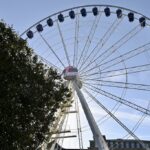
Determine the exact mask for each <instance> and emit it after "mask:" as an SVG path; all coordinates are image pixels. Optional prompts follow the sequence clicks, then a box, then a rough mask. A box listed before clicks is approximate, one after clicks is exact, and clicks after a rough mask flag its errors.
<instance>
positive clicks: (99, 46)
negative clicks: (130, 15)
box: [81, 17, 124, 71]
mask: <svg viewBox="0 0 150 150" xmlns="http://www.w3.org/2000/svg"><path fill="white" fill-rule="evenodd" d="M123 18H124V17H122V18H121V19H119V20H118V19H116V20H115V21H114V22H113V23H112V24H111V25H110V27H109V28H108V30H107V31H106V32H105V34H104V35H103V37H102V38H101V39H100V40H99V42H98V43H97V44H96V46H95V47H94V49H93V50H92V51H91V53H90V54H89V55H88V57H87V58H86V60H89V59H90V60H93V59H94V58H95V57H96V56H97V55H98V53H99V52H100V49H102V48H103V47H104V46H105V44H106V43H107V41H108V40H109V39H110V37H111V36H112V35H113V33H114V32H115V30H116V29H117V27H118V26H119V24H120V23H121V22H122V20H123ZM93 54H94V55H93ZM92 56H93V57H92ZM90 63H91V62H89V63H86V66H84V68H81V71H83V70H84V69H85V68H86V67H87V66H89V64H90ZM82 67H83V66H82Z"/></svg>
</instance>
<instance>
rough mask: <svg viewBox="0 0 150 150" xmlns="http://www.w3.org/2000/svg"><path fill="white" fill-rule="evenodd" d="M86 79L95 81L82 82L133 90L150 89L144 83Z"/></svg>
mask: <svg viewBox="0 0 150 150" xmlns="http://www.w3.org/2000/svg"><path fill="white" fill-rule="evenodd" d="M88 80H90V81H95V83H91V82H84V84H94V85H101V86H108V87H116V88H128V89H135V90H143V91H150V85H146V84H135V83H128V82H116V81H106V80H99V79H98V80H93V79H87V81H88ZM97 81H99V82H100V83H97Z"/></svg>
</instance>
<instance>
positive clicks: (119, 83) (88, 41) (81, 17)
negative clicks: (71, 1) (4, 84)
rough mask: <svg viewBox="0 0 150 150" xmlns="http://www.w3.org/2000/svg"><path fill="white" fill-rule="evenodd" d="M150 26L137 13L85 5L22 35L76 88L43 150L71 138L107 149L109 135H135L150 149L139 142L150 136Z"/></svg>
mask: <svg viewBox="0 0 150 150" xmlns="http://www.w3.org/2000/svg"><path fill="white" fill-rule="evenodd" d="M149 27H150V19H149V18H148V17H146V16H144V15H142V14H140V13H138V12H135V11H133V10H129V9H126V8H122V7H117V6H111V5H86V6H79V7H74V8H69V9H67V10H64V11H60V12H57V13H55V14H52V15H50V16H48V17H46V18H44V19H42V20H40V21H38V22H37V23H35V24H34V25H32V26H31V27H30V28H28V29H27V30H26V31H25V32H24V33H23V34H22V35H21V37H22V38H24V39H26V40H27V41H28V44H29V46H30V47H31V48H33V50H34V52H35V54H36V55H38V57H39V59H40V60H41V61H42V62H43V63H45V64H47V65H49V66H50V67H53V68H54V69H56V70H57V71H58V72H59V73H60V75H61V76H62V79H63V80H64V84H65V85H66V86H68V87H69V88H70V89H71V90H72V100H71V101H69V102H68V104H67V106H64V107H63V109H64V110H63V113H62V111H61V112H58V118H59V119H58V120H57V121H56V122H55V125H56V128H57V131H59V134H56V133H55V135H54V136H52V137H50V138H49V141H47V143H43V145H42V146H43V147H45V148H46V147H47V146H48V144H49V143H51V142H52V141H53V143H55V144H56V143H58V144H59V145H61V146H62V147H63V146H64V145H65V144H64V143H65V140H66V139H67V138H66V137H70V138H69V140H70V141H73V145H74V147H76V146H77V145H78V146H79V148H80V149H83V147H84V142H85V140H91V139H92V138H93V137H94V140H95V143H96V147H98V149H99V150H108V149H110V147H108V146H107V144H106V141H105V140H104V137H103V135H106V136H107V137H115V138H131V137H132V138H134V139H135V140H137V141H138V142H139V143H140V144H141V146H142V147H143V148H144V149H149V148H148V147H147V146H146V145H144V143H143V142H142V141H141V140H140V138H146V137H147V138H149V137H150V136H149V133H147V131H148V130H149V126H148V125H149V123H150V117H149V116H150V110H149V97H150V96H149V95H150V79H149V77H150V39H149V35H150V29H149ZM68 106H69V107H68ZM60 114H61V115H60ZM73 115H74V116H73ZM69 116H70V117H69ZM73 120H75V121H76V125H75V122H74V121H73ZM68 124H69V125H68ZM67 131H68V132H71V133H67ZM60 133H61V134H63V136H62V135H60ZM72 133H73V134H75V135H72ZM70 134H71V135H70ZM76 136H77V138H75V137H76ZM142 136H143V137H142ZM148 136H149V137H148ZM65 138H66V139H65ZM74 139H77V142H75V140H74ZM83 139H84V140H83ZM69 140H68V139H67V140H66V141H67V143H71V142H70V141H69ZM52 145H53V144H52ZM112 147H115V145H113V146H112Z"/></svg>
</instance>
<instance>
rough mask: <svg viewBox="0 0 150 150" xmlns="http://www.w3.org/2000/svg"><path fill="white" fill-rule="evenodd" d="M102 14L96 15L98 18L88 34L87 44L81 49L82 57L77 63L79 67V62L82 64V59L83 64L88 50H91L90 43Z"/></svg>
mask: <svg viewBox="0 0 150 150" xmlns="http://www.w3.org/2000/svg"><path fill="white" fill-rule="evenodd" d="M100 16H101V13H100V14H99V15H98V16H96V18H95V20H94V22H93V24H92V26H91V28H90V31H89V34H88V36H87V39H86V42H85V44H84V47H83V49H82V50H81V55H80V57H79V60H78V64H77V67H79V68H80V66H79V64H80V62H81V60H82V62H81V66H82V64H83V63H84V59H85V57H86V54H87V52H88V50H89V47H90V45H91V42H92V39H93V36H94V34H95V31H96V29H97V26H98V23H99V20H100Z"/></svg>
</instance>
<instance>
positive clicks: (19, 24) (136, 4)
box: [0, 0, 150, 147]
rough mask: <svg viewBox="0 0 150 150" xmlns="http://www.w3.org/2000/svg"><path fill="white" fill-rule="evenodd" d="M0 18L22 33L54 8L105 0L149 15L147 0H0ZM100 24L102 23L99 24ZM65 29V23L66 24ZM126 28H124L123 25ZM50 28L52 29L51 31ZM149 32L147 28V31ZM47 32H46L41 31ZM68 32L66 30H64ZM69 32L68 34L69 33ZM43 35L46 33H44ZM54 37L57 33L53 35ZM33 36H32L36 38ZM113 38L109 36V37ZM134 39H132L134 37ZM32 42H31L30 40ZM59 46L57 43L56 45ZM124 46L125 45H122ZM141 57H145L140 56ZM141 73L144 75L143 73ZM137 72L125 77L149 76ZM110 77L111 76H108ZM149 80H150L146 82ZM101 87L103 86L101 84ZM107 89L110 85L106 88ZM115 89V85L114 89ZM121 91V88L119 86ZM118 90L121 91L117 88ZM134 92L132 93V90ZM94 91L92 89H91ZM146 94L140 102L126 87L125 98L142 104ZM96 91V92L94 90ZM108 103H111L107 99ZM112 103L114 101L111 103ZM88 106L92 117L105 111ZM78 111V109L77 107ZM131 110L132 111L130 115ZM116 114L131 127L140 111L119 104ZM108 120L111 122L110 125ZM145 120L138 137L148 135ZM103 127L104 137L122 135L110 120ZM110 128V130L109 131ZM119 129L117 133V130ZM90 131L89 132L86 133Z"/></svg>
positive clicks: (133, 78)
mask: <svg viewBox="0 0 150 150" xmlns="http://www.w3.org/2000/svg"><path fill="white" fill-rule="evenodd" d="M0 2H1V3H0V18H1V19H3V20H4V21H5V22H6V23H7V24H9V25H13V28H14V29H15V30H16V32H17V33H19V34H21V33H23V32H24V31H25V30H26V29H27V28H28V27H30V26H31V25H33V24H34V23H36V22H37V21H39V20H41V19H43V18H45V17H47V16H49V15H51V14H53V13H56V12H58V11H61V10H64V9H68V8H71V7H75V6H82V5H89V4H109V5H116V6H121V7H125V8H128V9H131V10H134V11H137V12H139V13H141V14H143V15H145V16H147V17H150V9H149V6H150V0H82V1H79V0H54V1H52V0H43V1H41V0H39V1H37V0H22V1H20V0H12V1H10V0H0ZM103 27H104V25H103ZM66 29H67V27H66ZM125 30H126V29H125ZM53 32H54V33H53ZM51 33H53V34H56V33H57V32H56V33H55V31H52V32H51ZM149 33H150V32H149ZM45 34H47V33H45ZM67 34H68V33H67V32H66V36H67ZM68 35H69V34H68ZM69 36H70V35H69ZM47 37H49V36H48V34H47ZM147 37H148V36H146V37H145V39H147V41H148V39H149V38H147ZM55 38H57V37H55ZM36 40H37V39H35V42H36ZM52 42H54V41H52ZM112 42H113V40H112ZM134 42H136V41H134ZM31 43H32V42H31ZM40 46H41V45H40V43H38V44H37V45H35V48H37V47H39V49H40V48H41V49H42V48H43V49H42V50H44V49H46V46H45V47H44V46H43V45H42V46H41V47H40ZM130 46H131V48H132V44H130ZM58 48H59V45H58ZM125 48H126V47H125ZM142 58H145V57H142ZM136 62H137V59H135V60H134V61H133V60H132V62H130V61H129V62H128V63H129V64H133V63H135V65H136ZM144 75H145V76H144ZM144 75H142V74H140V75H139V76H136V77H135V76H131V79H130V78H129V80H132V81H134V80H135V82H137V81H140V82H142V83H144V82H145V80H144V79H143V78H149V74H144ZM110 80H111V79H110ZM122 80H124V78H122V77H120V78H114V79H112V81H122ZM148 83H150V82H148ZM104 89H105V88H104ZM107 90H108V91H109V90H110V91H111V89H109V88H108V89H107ZM117 90H118V89H117ZM117 90H116V89H114V91H113V92H115V93H117V92H118V91H117ZM120 91H121V90H120ZM121 92H122V91H121ZM133 93H134V94H133ZM94 94H95V93H94ZM148 94H149V93H146V94H145V95H146V96H144V98H146V102H145V103H144V104H143V93H140V92H139V93H138V94H136V93H135V91H127V93H126V97H125V98H127V99H128V98H129V97H130V98H136V100H138V102H139V104H141V105H143V107H146V106H147V103H148V100H149V98H148ZM95 95H96V94H95ZM97 98H102V99H103V98H104V97H103V96H99V97H97ZM104 104H106V105H107V106H109V105H110V103H109V101H107V99H106V101H104ZM111 104H112V103H111ZM113 105H114V103H113ZM90 106H91V108H92V107H93V108H94V110H93V114H94V117H95V118H96V120H99V117H102V116H103V115H104V114H105V112H104V111H102V110H101V109H99V107H97V106H96V105H95V104H94V103H93V102H91V103H90ZM81 112H82V110H81ZM131 113H132V115H131ZM117 115H118V117H119V118H120V119H122V120H123V122H124V123H126V124H127V125H128V126H129V127H131V128H132V127H133V125H134V124H135V123H136V122H137V121H138V119H139V117H140V116H141V114H140V113H135V112H134V111H133V112H132V110H131V109H126V107H124V106H121V107H120V108H119V111H118V112H117ZM81 117H82V119H81V120H82V121H83V124H84V125H85V124H86V123H85V122H86V121H85V119H84V116H81ZM74 119H75V118H74V117H73V116H72V117H71V118H70V125H68V128H71V124H75V122H73V120H74ZM110 124H111V125H110ZM149 124H150V118H148V119H147V118H146V119H145V122H144V125H143V128H141V130H139V131H138V136H140V138H141V139H149V138H150V133H148V132H149V131H148V130H147V129H149ZM100 128H101V129H102V131H103V133H106V134H107V135H108V138H121V137H122V135H125V134H126V132H124V131H122V130H121V129H120V128H118V126H117V125H116V124H115V123H114V122H113V121H112V120H111V121H108V122H107V123H106V124H102V125H101V127H100ZM85 129H86V130H89V128H88V127H86V128H85ZM110 131H111V133H110ZM120 133H121V134H120ZM83 134H84V136H85V137H87V142H86V144H85V145H86V146H88V140H91V137H92V136H91V133H90V134H89V132H84V133H83ZM89 135H90V136H89ZM75 143H77V141H74V140H72V141H68V140H66V142H65V146H66V145H67V146H70V147H73V146H74V144H75Z"/></svg>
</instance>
